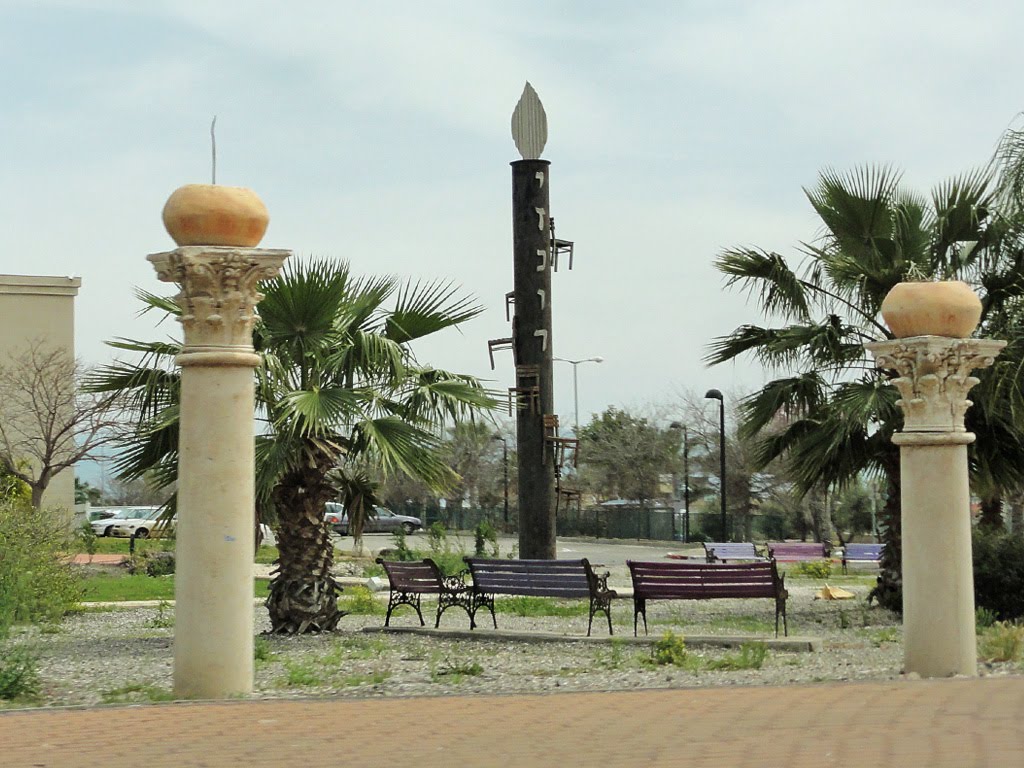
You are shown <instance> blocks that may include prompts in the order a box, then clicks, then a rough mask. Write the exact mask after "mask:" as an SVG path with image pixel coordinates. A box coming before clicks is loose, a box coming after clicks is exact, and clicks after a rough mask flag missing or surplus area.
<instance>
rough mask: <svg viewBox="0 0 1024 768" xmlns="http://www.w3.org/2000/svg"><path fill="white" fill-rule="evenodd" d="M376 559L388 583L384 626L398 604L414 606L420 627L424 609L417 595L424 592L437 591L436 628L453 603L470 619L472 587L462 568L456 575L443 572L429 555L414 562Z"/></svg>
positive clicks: (432, 593) (426, 593)
mask: <svg viewBox="0 0 1024 768" xmlns="http://www.w3.org/2000/svg"><path fill="white" fill-rule="evenodd" d="M377 562H378V563H379V564H380V565H382V566H384V572H385V573H386V574H387V575H388V584H389V585H390V587H391V594H390V596H389V598H388V613H387V616H385V617H384V626H385V627H388V626H391V614H392V612H393V611H394V610H395V608H397V607H398V606H400V605H409V606H412V607H413V608H415V609H416V615H417V616H419V617H420V626H421V627H422V626H423V625H424V621H423V611H421V610H420V598H421V597H422V596H423V595H437V618H436V619H435V621H434V628H435V629H436V628H437V627H439V626H440V625H441V614H442V613H444V612H445V610H447V609H448V608H451V607H452V606H458V607H459V608H462V609H463V610H464V611H465V612H466V613H467V614H468V615H469V618H470V621H472V618H473V591H472V589H471V588H470V587H469V585H468V584H466V582H465V581H464V579H463V577H464V575H465V573H466V572H465V571H463V572H462V573H460V574H456V575H455V576H445V575H443V574H442V573H441V569H440V568H438V567H437V563H435V562H434V561H433V560H431V559H430V558H427V559H425V560H420V561H417V562H401V561H389V560H383V559H381V558H379V557H378V558H377Z"/></svg>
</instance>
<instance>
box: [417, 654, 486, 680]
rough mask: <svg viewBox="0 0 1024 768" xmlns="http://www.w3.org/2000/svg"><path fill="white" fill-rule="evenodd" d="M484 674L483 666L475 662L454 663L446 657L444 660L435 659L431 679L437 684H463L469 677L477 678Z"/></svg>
mask: <svg viewBox="0 0 1024 768" xmlns="http://www.w3.org/2000/svg"><path fill="white" fill-rule="evenodd" d="M483 673H484V668H483V666H482V665H481V664H480V663H479V662H477V661H474V660H463V659H456V660H455V661H452V660H451V659H450V658H448V657H445V658H444V659H443V660H438V659H437V658H435V659H433V660H432V661H431V663H430V679H431V680H432V681H433V682H435V683H439V682H449V683H461V682H462V681H463V680H465V679H466V678H467V677H477V676H479V675H482V674H483Z"/></svg>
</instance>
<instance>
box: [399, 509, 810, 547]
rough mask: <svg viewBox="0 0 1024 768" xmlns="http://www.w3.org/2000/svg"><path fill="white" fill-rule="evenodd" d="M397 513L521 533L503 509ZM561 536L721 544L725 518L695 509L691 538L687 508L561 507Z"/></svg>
mask: <svg viewBox="0 0 1024 768" xmlns="http://www.w3.org/2000/svg"><path fill="white" fill-rule="evenodd" d="M392 509H393V511H395V512H398V513H400V514H404V515H414V516H416V517H419V518H420V519H421V520H423V524H424V526H425V527H429V526H430V525H432V524H433V523H437V522H439V523H441V524H442V525H444V527H445V528H447V529H448V530H461V531H471V530H473V529H474V528H476V526H477V525H479V524H480V523H482V522H487V523H489V524H490V525H492V526H493V527H494V528H495V529H496V530H499V531H503V532H505V533H510V534H515V533H517V532H518V530H519V514H518V511H517V510H516V509H515V508H514V507H513V508H511V509H510V510H509V515H508V522H507V523H506V521H505V517H504V509H503V508H502V507H494V508H489V509H483V508H465V507H455V506H449V507H447V508H445V509H442V508H440V507H438V506H436V505H423V504H416V503H410V504H406V505H395V506H393V507H392ZM727 522H728V523H729V527H730V531H729V533H728V536H727V537H726V538H728V539H732V540H736V541H751V540H757V541H761V540H778V539H783V538H787V537H789V536H792V535H793V533H792V532H790V531H789V530H788V527H789V523H788V521H786V520H785V519H784V518H783V517H782V516H780V515H767V514H765V515H761V514H757V515H751V516H749V517H748V518H745V519H744V520H742V521H736V520H732V519H729V520H727ZM556 529H557V531H558V535H559V536H589V537H594V538H602V539H648V540H654V541H684V540H689V541H721V540H722V539H723V536H722V520H721V516H720V515H719V513H718V512H717V511H716V512H696V511H691V512H690V515H689V537H688V539H686V538H684V535H685V533H686V517H685V515H684V513H683V512H682V511H681V510H675V511H673V510H671V509H664V508H653V509H651V508H642V507H614V508H605V507H593V508H590V509H583V510H577V509H575V508H572V507H570V508H568V509H559V510H558V512H557V515H556Z"/></svg>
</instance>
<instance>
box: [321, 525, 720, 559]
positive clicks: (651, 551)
mask: <svg viewBox="0 0 1024 768" xmlns="http://www.w3.org/2000/svg"><path fill="white" fill-rule="evenodd" d="M448 536H449V539H450V543H451V545H452V547H453V548H455V549H458V548H459V547H461V548H462V549H463V550H465V551H466V552H472V551H473V534H472V533H464V534H462V535H457V534H454V533H450V534H448ZM363 543H364V546H366V547H367V548H368V549H371V550H373V551H377V550H379V549H381V548H384V547H390V546H393V543H394V540H393V538H392V536H391V534H388V533H368V534H366V535H364V536H363ZM518 544H519V539H518V538H515V537H512V536H499V537H498V546H499V547H500V551H501V555H502V556H504V555H507V554H508V553H509V552H511V551H512V550H513V547H517V546H518ZM335 546H336V547H337V548H338V549H341V550H342V551H347V550H349V549H351V548H352V540H351V539H350V538H348V537H346V536H341V537H338V538H337V539H336V541H335ZM409 546H410V547H413V548H416V549H426V548H427V546H428V544H427V536H426V534H424V533H422V532H421V533H417V534H415V535H414V536H412V537H411V538H410V539H409ZM557 547H558V556H559V557H562V558H575V557H585V558H587V559H589V560H590V561H591V562H593V563H603V564H604V565H606V566H625V565H626V560H660V559H661V558H663V557H664V556H665V554H666V553H667V552H679V551H680V550H681V549H682V548H683V547H690V548H691V549H692V548H694V547H696V549H695V550H694V551H698V552H703V549H701V548H700V545H699V544H697V545H693V544H689V545H687V544H682V543H681V542H671V541H664V542H638V541H636V540H633V539H630V540H623V541H618V540H609V539H575V538H573V539H566V538H561V537H560V538H558V540H557Z"/></svg>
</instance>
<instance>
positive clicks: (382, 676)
mask: <svg viewBox="0 0 1024 768" xmlns="http://www.w3.org/2000/svg"><path fill="white" fill-rule="evenodd" d="M389 677H391V672H390V671H389V670H386V669H383V668H380V667H378V668H377V669H375V670H373V671H372V672H368V673H364V674H358V673H357V674H352V675H346V676H345V677H344V678H343V679H342V683H343V684H344V685H345V686H346V687H348V688H354V687H356V686H359V685H380V684H381V683H383V682H384V681H385V680H387V679H388V678H389Z"/></svg>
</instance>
